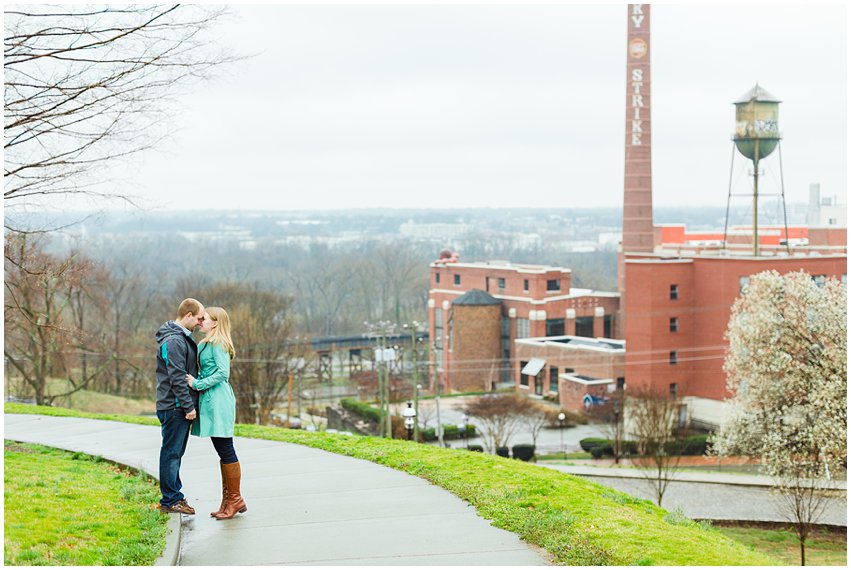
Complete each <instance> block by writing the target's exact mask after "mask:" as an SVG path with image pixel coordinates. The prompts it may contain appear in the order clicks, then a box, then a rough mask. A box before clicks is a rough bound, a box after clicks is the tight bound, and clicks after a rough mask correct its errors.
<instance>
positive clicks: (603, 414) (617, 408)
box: [587, 389, 625, 464]
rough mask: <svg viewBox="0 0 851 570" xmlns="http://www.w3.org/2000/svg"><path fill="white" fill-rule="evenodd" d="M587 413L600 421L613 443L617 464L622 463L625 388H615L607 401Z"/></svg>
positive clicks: (601, 426) (601, 427)
mask: <svg viewBox="0 0 851 570" xmlns="http://www.w3.org/2000/svg"><path fill="white" fill-rule="evenodd" d="M587 413H588V415H589V416H591V417H592V418H594V419H595V420H597V421H599V422H600V429H601V430H602V431H603V433H605V434H606V437H608V439H609V441H610V442H611V443H612V454H613V455H614V457H615V464H620V460H621V458H622V457H623V456H624V454H625V449H624V437H625V433H624V390H623V389H618V390H615V391H614V392H612V393H611V395H610V397H609V398H608V400H607V401H605V402H604V403H602V404H597V405H596V406H593V407H592V408H591V409H590V410H589V411H588V412H587Z"/></svg>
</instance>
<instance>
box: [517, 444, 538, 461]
mask: <svg viewBox="0 0 851 570" xmlns="http://www.w3.org/2000/svg"><path fill="white" fill-rule="evenodd" d="M511 455H512V456H513V457H514V459H520V460H521V461H531V460H532V458H533V457H535V446H534V445H532V444H531V443H521V444H518V445H515V446H514V447H512V448H511Z"/></svg>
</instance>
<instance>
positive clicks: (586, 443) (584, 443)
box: [579, 437, 609, 451]
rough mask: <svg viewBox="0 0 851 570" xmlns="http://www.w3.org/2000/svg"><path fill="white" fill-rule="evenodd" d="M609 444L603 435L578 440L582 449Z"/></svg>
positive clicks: (587, 449)
mask: <svg viewBox="0 0 851 570" xmlns="http://www.w3.org/2000/svg"><path fill="white" fill-rule="evenodd" d="M605 445H609V440H608V439H606V438H604V437H586V438H584V439H580V440H579V447H581V448H582V451H591V450H592V449H594V448H595V447H600V446H605Z"/></svg>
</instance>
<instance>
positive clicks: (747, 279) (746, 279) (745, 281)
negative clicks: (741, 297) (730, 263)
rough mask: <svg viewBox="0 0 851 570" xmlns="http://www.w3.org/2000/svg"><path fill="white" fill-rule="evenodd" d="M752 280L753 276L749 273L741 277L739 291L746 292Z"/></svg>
mask: <svg viewBox="0 0 851 570" xmlns="http://www.w3.org/2000/svg"><path fill="white" fill-rule="evenodd" d="M750 282H751V278H750V277H748V276H747V275H742V276H741V277H739V293H744V292H745V288H746V287H747V286H748V283H750Z"/></svg>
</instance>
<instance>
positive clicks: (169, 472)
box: [157, 408, 192, 507]
mask: <svg viewBox="0 0 851 570" xmlns="http://www.w3.org/2000/svg"><path fill="white" fill-rule="evenodd" d="M157 418H158V419H159V420H160V424H161V425H162V436H163V444H162V447H161V448H160V492H161V493H162V495H163V498H162V499H160V504H161V505H162V506H164V507H171V506H172V505H175V504H177V503H178V502H180V501H182V500H183V499H185V497H184V496H183V493H181V492H180V489H181V487H183V483H181V482H180V460H181V459H182V458H183V454H184V453H185V452H186V443H187V442H188V441H189V428H190V426H192V421H191V420H187V419H186V416H185V415H184V413H183V410H181V409H180V408H175V409H173V410H166V411H163V412H161V411H159V410H157Z"/></svg>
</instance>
